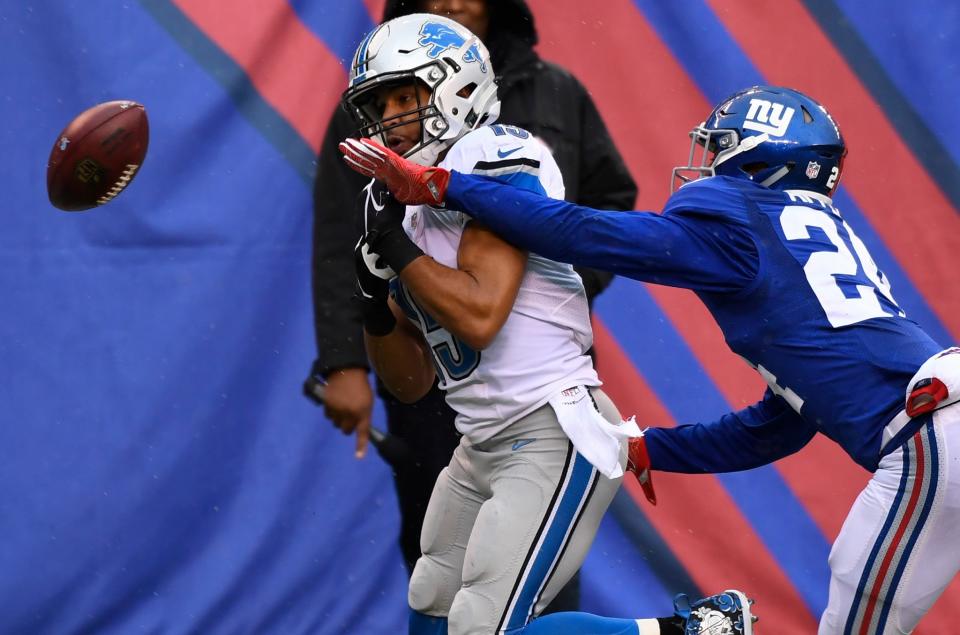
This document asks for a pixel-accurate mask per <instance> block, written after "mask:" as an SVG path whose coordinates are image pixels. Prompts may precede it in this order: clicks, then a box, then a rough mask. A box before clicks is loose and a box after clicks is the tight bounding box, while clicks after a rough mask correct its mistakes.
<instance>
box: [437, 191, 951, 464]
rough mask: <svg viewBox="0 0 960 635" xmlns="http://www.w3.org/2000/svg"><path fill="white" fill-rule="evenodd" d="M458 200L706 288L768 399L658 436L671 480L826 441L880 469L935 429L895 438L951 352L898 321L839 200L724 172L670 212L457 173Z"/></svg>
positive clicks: (640, 273)
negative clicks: (916, 379)
mask: <svg viewBox="0 0 960 635" xmlns="http://www.w3.org/2000/svg"><path fill="white" fill-rule="evenodd" d="M447 201H448V203H450V204H452V205H453V206H454V207H456V208H458V209H465V210H468V211H469V212H470V213H471V214H472V215H473V217H474V218H476V219H478V220H480V221H482V222H484V223H486V224H487V225H488V226H490V227H491V228H492V229H493V230H494V231H496V232H498V233H500V234H501V235H503V236H504V237H505V238H506V239H507V240H510V241H511V242H514V243H516V244H518V245H520V246H522V247H524V248H527V249H529V250H531V251H533V252H535V253H538V254H541V255H543V256H545V257H548V258H552V259H555V260H560V261H565V262H570V263H573V264H577V265H583V266H588V267H594V268H598V269H606V270H608V271H612V272H614V273H617V274H620V275H624V276H628V277H631V278H634V279H637V280H643V281H646V282H653V283H658V284H665V285H670V286H676V287H683V288H688V289H692V290H693V291H694V292H696V293H697V295H698V296H699V297H700V299H701V300H702V301H703V302H704V304H705V305H706V306H707V308H708V309H709V310H710V312H711V314H712V315H713V317H714V319H716V321H717V324H718V325H719V326H720V328H721V329H722V331H723V334H724V337H725V339H726V341H727V344H728V345H729V346H730V348H731V349H732V350H733V351H734V352H736V353H738V354H739V355H740V356H742V357H743V358H744V359H746V360H747V361H748V362H749V363H750V364H751V365H752V366H753V367H754V368H756V369H757V371H758V372H759V373H760V374H761V375H762V376H763V378H764V379H765V380H766V382H767V384H768V386H769V387H770V388H769V389H768V390H767V392H766V394H765V395H764V397H763V399H762V400H761V401H760V402H759V403H758V404H755V405H754V406H751V407H749V408H746V409H744V410H741V411H739V412H735V413H730V414H727V415H724V416H723V417H721V418H720V419H718V420H717V421H714V422H711V423H706V424H694V425H686V426H679V427H678V428H675V429H673V430H669V431H667V430H657V429H654V430H650V431H649V432H648V434H647V445H648V448H649V450H650V455H651V460H652V461H653V465H654V467H655V468H657V469H664V470H673V471H683V472H697V471H703V472H722V471H731V470H740V469H747V468H751V467H756V466H758V465H763V464H765V463H769V462H770V461H773V460H776V459H778V458H782V457H783V456H786V455H788V454H790V453H792V452H795V451H796V450H798V449H799V448H801V447H802V446H803V445H805V444H806V443H807V442H808V441H809V440H810V439H811V438H812V437H813V435H814V434H816V433H817V432H822V433H823V434H825V435H827V436H828V437H830V438H831V439H833V440H834V441H836V442H837V443H839V444H840V445H841V446H842V447H843V448H844V450H846V452H847V453H848V454H849V455H850V456H851V457H852V458H853V459H854V460H855V461H856V462H857V463H859V464H860V465H862V466H864V467H865V468H867V469H868V470H871V471H873V470H875V469H876V467H877V465H878V463H879V460H880V458H881V456H882V455H883V453H885V451H889V450H891V449H893V448H895V447H897V446H898V445H899V443H900V442H901V441H902V440H904V439H906V438H909V436H911V435H912V434H913V433H914V432H915V431H916V429H917V427H918V426H919V425H921V421H920V420H918V421H916V422H914V423H913V425H907V426H905V427H904V428H903V429H902V430H901V431H900V433H899V434H898V435H897V436H896V437H895V438H894V439H893V440H892V441H889V440H888V442H887V443H884V441H883V436H882V435H883V429H884V427H885V426H886V425H887V424H888V423H889V422H890V421H891V420H892V419H893V418H894V417H895V416H896V415H897V414H898V413H900V411H901V410H903V407H904V397H905V392H906V388H907V384H908V382H909V381H910V379H911V377H912V376H913V374H914V373H915V372H916V371H917V369H918V368H919V367H920V365H921V364H922V363H923V362H924V361H926V360H927V359H928V358H929V357H930V356H932V355H934V354H935V353H937V352H938V351H940V350H941V349H942V348H943V347H942V346H940V345H938V344H937V343H936V342H934V341H933V340H932V339H931V338H930V337H929V336H928V335H927V334H926V333H925V332H924V331H923V330H922V329H921V328H920V327H919V326H918V325H917V324H916V323H915V322H913V321H911V320H910V319H908V318H907V317H906V316H905V315H904V313H903V311H901V310H900V308H899V307H898V306H897V304H896V302H895V300H894V298H893V295H892V294H891V292H890V285H889V283H888V281H887V279H886V278H885V277H884V275H883V273H882V272H880V270H879V269H878V268H877V266H876V264H875V263H874V261H873V258H872V257H871V256H870V254H869V252H868V251H867V249H866V247H865V246H864V244H863V242H862V241H861V240H860V239H859V238H857V236H856V234H855V233H854V231H853V229H852V228H851V227H850V226H849V225H847V223H846V222H844V220H843V218H842V217H841V215H840V213H839V211H837V209H836V208H834V207H833V205H832V203H831V201H830V199H829V198H827V197H825V196H820V195H818V194H815V193H811V192H805V191H804V192H801V191H793V192H783V191H777V190H771V189H769V188H766V187H762V186H760V185H757V184H754V183H752V182H750V181H747V180H743V179H733V178H728V177H712V178H708V179H702V180H699V181H695V182H692V183H690V184H688V185H686V186H684V187H683V188H681V189H680V190H679V191H678V192H676V193H675V194H674V195H673V196H672V197H671V198H670V200H669V201H668V202H667V206H666V208H665V209H664V211H663V213H662V214H653V213H645V212H608V211H599V210H592V209H589V208H584V207H579V206H576V205H572V204H570V203H566V202H563V201H556V200H551V199H546V198H543V197H537V196H534V195H530V194H527V193H524V192H520V191H517V190H509V189H508V188H503V187H501V186H496V185H493V184H491V183H489V182H485V181H484V180H482V179H478V178H476V177H466V176H464V175H460V174H457V173H454V175H453V177H452V179H451V182H450V187H449V188H448V190H447ZM882 446H883V447H882Z"/></svg>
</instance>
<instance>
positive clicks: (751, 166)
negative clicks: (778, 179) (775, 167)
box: [740, 161, 770, 176]
mask: <svg viewBox="0 0 960 635" xmlns="http://www.w3.org/2000/svg"><path fill="white" fill-rule="evenodd" d="M768 167H770V166H769V165H767V164H766V163H765V162H763V161H754V162H753V163H745V164H743V165H742V166H740V169H741V170H743V171H744V172H746V173H747V174H749V175H750V176H753V175H754V174H756V173H758V172H762V171H763V170H766V169H767V168H768Z"/></svg>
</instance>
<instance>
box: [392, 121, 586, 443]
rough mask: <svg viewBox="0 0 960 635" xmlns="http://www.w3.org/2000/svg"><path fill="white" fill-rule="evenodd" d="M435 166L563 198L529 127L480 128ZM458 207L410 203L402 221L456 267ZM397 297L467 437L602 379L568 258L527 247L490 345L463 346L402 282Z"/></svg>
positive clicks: (460, 225)
mask: <svg viewBox="0 0 960 635" xmlns="http://www.w3.org/2000/svg"><path fill="white" fill-rule="evenodd" d="M440 166H441V167H444V168H447V169H452V170H457V171H458V172H461V173H466V174H478V175H484V176H489V177H493V178H496V179H497V180H499V181H503V182H506V183H510V184H511V185H514V186H516V187H521V188H524V189H528V190H533V191H536V192H539V193H542V194H546V195H547V196H550V197H553V198H560V199H562V198H563V195H564V188H563V177H562V176H561V175H560V169H559V168H558V167H557V164H556V162H555V161H554V159H553V156H552V155H551V154H550V151H549V150H548V149H547V147H546V146H545V145H544V144H543V143H541V142H540V141H538V140H537V139H536V138H534V137H533V136H532V135H530V134H529V133H528V132H526V131H525V130H521V129H519V128H515V127H513V126H505V125H502V124H498V125H492V126H485V127H483V128H479V129H477V130H474V131H473V132H470V133H469V134H467V135H465V136H464V137H463V138H462V139H460V140H459V141H457V143H455V144H454V145H453V146H452V147H451V149H450V151H449V152H448V153H447V156H446V158H445V159H444V160H443V161H442V162H441V163H440ZM469 221H470V217H469V216H467V215H466V214H464V213H462V212H457V211H451V210H434V209H433V208H430V207H428V206H409V207H407V214H406V217H405V219H404V229H405V230H406V232H407V234H408V235H409V236H410V237H411V238H412V239H413V241H414V242H415V243H416V244H417V246H418V247H420V248H421V249H422V250H423V251H424V252H425V253H426V254H427V255H429V256H431V257H432V258H433V259H434V260H436V261H437V262H439V263H440V264H442V265H446V266H448V267H452V268H456V267H457V251H458V249H459V246H460V237H461V235H462V233H463V229H464V227H465V226H466V224H467V222H469ZM395 297H396V299H397V301H398V303H399V304H400V305H401V306H402V307H403V308H404V310H405V311H406V313H407V315H408V316H410V317H411V319H412V320H413V321H414V322H415V323H416V324H417V325H418V327H419V328H420V329H421V330H422V331H423V333H424V337H425V338H426V340H427V343H428V344H429V346H430V347H431V348H432V349H433V356H434V361H435V362H436V366H437V374H438V376H439V378H440V386H441V388H443V389H444V390H445V391H446V398H447V403H449V404H450V406H451V407H452V408H453V409H454V410H456V412H457V429H458V430H459V431H460V432H461V433H462V434H464V435H466V436H467V437H468V438H469V439H470V441H472V442H473V443H480V442H482V441H485V440H486V439H489V438H490V437H492V436H493V435H495V434H496V433H497V432H499V431H501V430H502V429H504V428H505V427H506V426H508V425H510V423H512V422H513V421H516V420H517V419H519V418H521V417H523V416H524V415H526V414H528V413H530V412H532V411H533V410H536V409H537V408H539V407H540V406H542V405H544V404H546V403H547V401H548V400H549V399H550V398H551V397H553V396H554V395H555V394H557V393H558V392H559V391H561V390H563V389H565V388H569V387H571V386H576V385H586V386H598V385H600V381H599V379H598V378H597V374H596V371H595V370H594V368H593V363H592V361H591V359H590V357H589V356H588V355H587V354H586V351H587V350H588V349H589V348H590V346H591V345H592V344H593V330H592V328H591V326H590V316H589V313H588V308H587V297H586V293H585V292H584V289H583V281H582V280H581V279H580V276H579V275H577V273H576V272H575V271H574V270H573V267H572V266H570V265H568V264H562V263H558V262H554V261H552V260H547V259H546V258H542V257H540V256H538V255H536V254H530V255H529V258H528V260H527V266H526V272H525V274H524V277H523V280H522V282H521V285H520V290H519V292H518V294H517V298H516V301H515V302H514V304H513V309H512V310H511V311H510V315H509V316H508V318H507V320H506V322H505V323H504V325H503V328H501V329H500V332H499V333H498V334H497V336H496V338H495V339H494V340H493V343H492V344H491V345H490V346H489V347H487V348H486V349H484V350H482V351H474V350H472V349H469V348H468V347H467V346H466V345H465V344H464V343H463V342H461V341H459V340H458V339H457V338H455V337H454V336H453V335H451V334H450V333H449V332H447V331H446V330H445V329H444V328H442V327H441V326H440V325H439V324H437V323H436V321H435V320H434V319H433V318H431V317H430V316H429V315H428V314H426V312H425V311H423V310H422V309H420V308H419V307H418V306H417V305H416V301H415V299H414V298H413V296H412V294H410V293H409V292H408V291H407V290H406V288H405V287H404V286H403V285H402V284H401V285H398V288H397V291H396V296H395Z"/></svg>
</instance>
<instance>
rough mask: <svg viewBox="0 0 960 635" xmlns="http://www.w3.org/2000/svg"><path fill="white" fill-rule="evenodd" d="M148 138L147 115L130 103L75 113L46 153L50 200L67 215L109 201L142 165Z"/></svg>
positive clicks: (102, 106) (95, 107)
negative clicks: (75, 115) (47, 154)
mask: <svg viewBox="0 0 960 635" xmlns="http://www.w3.org/2000/svg"><path fill="white" fill-rule="evenodd" d="M149 136H150V133H149V126H148V124H147V112H146V110H145V109H144V107H143V106H142V105H141V104H138V103H136V102H133V101H109V102H106V103H103V104H99V105H97V106H94V107H93V108H90V109H89V110H86V111H84V112H82V113H80V114H79V115H78V116H77V117H76V118H75V119H74V120H73V121H71V122H70V123H69V124H67V127H66V128H64V129H63V132H61V133H60V134H59V135H58V136H57V139H56V141H55V142H54V144H53V149H52V150H51V151H50V159H49V161H48V162H47V195H48V196H49V197H50V202H51V203H52V204H53V205H54V207H57V208H58V209H62V210H64V211H67V212H78V211H82V210H86V209H91V208H93V207H97V206H99V205H103V204H104V203H109V202H110V201H111V200H113V199H114V198H115V197H116V196H117V195H119V194H120V193H121V192H122V191H123V190H124V189H125V188H126V187H127V186H128V185H129V184H130V182H131V181H132V180H133V177H134V176H135V175H136V174H137V171H138V170H139V169H140V166H141V165H143V159H144V157H145V156H146V154H147V142H148V140H149Z"/></svg>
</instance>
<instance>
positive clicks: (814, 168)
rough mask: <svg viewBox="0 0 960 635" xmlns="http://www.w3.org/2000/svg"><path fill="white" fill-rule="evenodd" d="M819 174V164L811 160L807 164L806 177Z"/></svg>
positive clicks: (815, 176) (813, 176)
mask: <svg viewBox="0 0 960 635" xmlns="http://www.w3.org/2000/svg"><path fill="white" fill-rule="evenodd" d="M818 176H820V164H819V163H817V162H816V161H811V162H810V163H808V164H807V178H808V179H815V178H817V177H818Z"/></svg>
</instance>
